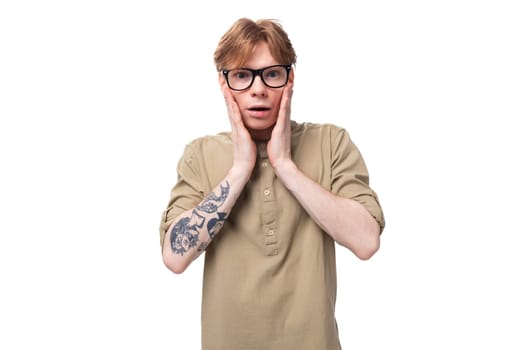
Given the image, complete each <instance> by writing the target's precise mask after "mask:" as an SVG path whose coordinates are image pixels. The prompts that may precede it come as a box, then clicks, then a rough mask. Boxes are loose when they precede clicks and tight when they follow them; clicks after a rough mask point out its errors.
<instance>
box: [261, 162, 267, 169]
mask: <svg viewBox="0 0 525 350" xmlns="http://www.w3.org/2000/svg"><path fill="white" fill-rule="evenodd" d="M261 165H262V166H263V168H266V167H267V166H268V162H267V161H266V160H263V161H262V163H261Z"/></svg>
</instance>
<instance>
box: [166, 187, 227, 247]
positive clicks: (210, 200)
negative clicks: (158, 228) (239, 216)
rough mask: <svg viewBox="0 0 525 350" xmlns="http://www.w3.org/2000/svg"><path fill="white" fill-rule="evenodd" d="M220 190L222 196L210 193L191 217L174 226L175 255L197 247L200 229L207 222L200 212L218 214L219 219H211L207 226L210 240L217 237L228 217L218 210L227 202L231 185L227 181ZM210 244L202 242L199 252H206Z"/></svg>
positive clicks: (172, 245) (171, 242)
mask: <svg viewBox="0 0 525 350" xmlns="http://www.w3.org/2000/svg"><path fill="white" fill-rule="evenodd" d="M220 188H221V194H220V196H217V195H216V194H215V193H213V192H212V193H210V194H209V195H208V196H207V197H206V198H205V199H204V200H203V201H202V204H200V205H198V206H197V207H195V209H194V210H193V211H192V213H191V217H184V218H181V219H180V220H179V221H178V222H177V223H176V224H175V225H174V226H173V229H172V230H171V235H170V244H171V250H172V251H173V253H175V254H179V255H181V256H182V255H184V254H186V253H187V252H188V251H189V250H190V249H191V248H193V247H196V246H197V244H198V243H199V229H202V228H203V227H204V224H205V222H206V218H205V217H204V216H203V215H201V214H200V213H199V211H200V212H204V213H208V214H213V213H217V217H214V218H212V219H210V220H209V221H208V224H207V225H206V228H207V229H208V235H209V238H210V240H212V239H213V238H214V237H215V234H216V233H217V232H218V231H219V230H220V229H221V227H222V226H223V225H224V221H225V220H226V217H227V216H228V215H227V213H225V212H217V210H218V208H219V207H220V206H221V205H223V204H224V202H225V201H226V198H227V197H228V194H229V193H230V184H229V183H228V182H227V181H226V184H225V185H224V186H223V185H222V184H221V186H220ZM208 243H209V241H208V242H201V244H200V245H199V247H198V248H197V251H198V252H202V251H204V250H205V249H206V248H207V246H208Z"/></svg>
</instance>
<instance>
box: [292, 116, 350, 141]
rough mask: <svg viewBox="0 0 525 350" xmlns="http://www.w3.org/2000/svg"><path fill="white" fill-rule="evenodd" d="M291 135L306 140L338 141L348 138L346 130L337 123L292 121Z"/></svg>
mask: <svg viewBox="0 0 525 350" xmlns="http://www.w3.org/2000/svg"><path fill="white" fill-rule="evenodd" d="M292 137H294V138H298V139H301V138H305V139H306V140H311V141H313V140H316V139H319V140H323V141H325V142H326V141H330V142H339V141H340V140H341V139H349V138H350V137H349V133H348V131H347V130H346V129H345V128H344V127H342V126H339V125H336V124H332V123H309V122H303V123H297V122H294V121H292Z"/></svg>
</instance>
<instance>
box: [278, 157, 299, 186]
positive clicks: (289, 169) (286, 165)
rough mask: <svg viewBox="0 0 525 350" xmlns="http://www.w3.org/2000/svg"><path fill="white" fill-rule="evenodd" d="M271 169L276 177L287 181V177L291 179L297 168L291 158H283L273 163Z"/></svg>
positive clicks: (284, 181)
mask: <svg viewBox="0 0 525 350" xmlns="http://www.w3.org/2000/svg"><path fill="white" fill-rule="evenodd" d="M273 169H274V171H275V174H276V175H277V177H279V178H280V179H281V181H282V182H283V183H285V184H286V183H287V179H293V178H294V177H295V176H296V175H297V172H298V171H299V169H298V168H297V166H296V165H295V163H294V162H293V161H292V160H291V159H283V160H281V161H278V162H275V164H273Z"/></svg>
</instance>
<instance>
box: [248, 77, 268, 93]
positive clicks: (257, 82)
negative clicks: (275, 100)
mask: <svg viewBox="0 0 525 350" xmlns="http://www.w3.org/2000/svg"><path fill="white" fill-rule="evenodd" d="M250 93H251V94H252V96H256V95H261V96H264V95H266V85H265V84H264V83H263V81H262V78H261V76H260V75H256V76H255V79H254V80H253V84H252V86H251V87H250Z"/></svg>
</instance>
